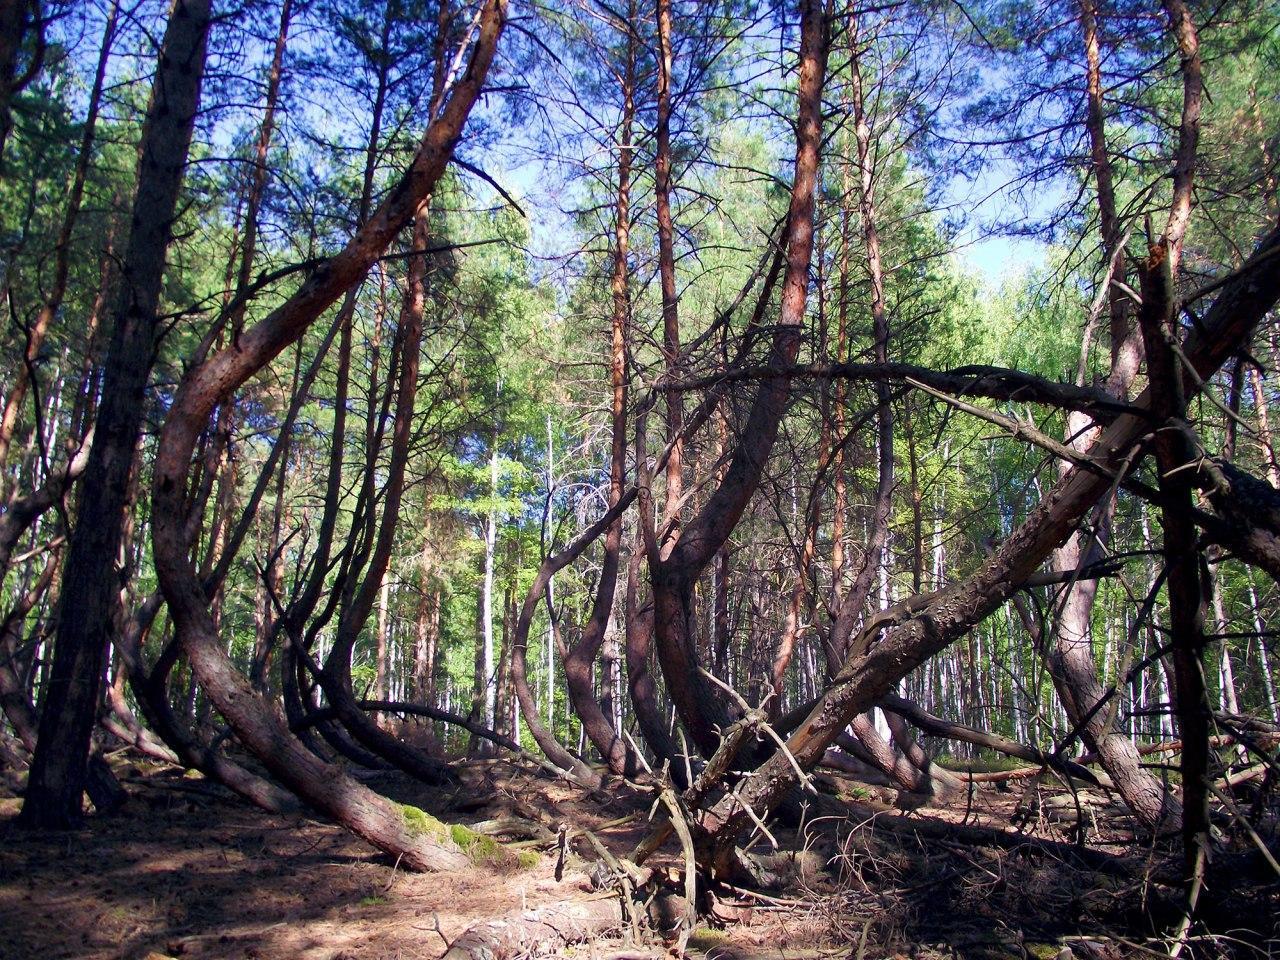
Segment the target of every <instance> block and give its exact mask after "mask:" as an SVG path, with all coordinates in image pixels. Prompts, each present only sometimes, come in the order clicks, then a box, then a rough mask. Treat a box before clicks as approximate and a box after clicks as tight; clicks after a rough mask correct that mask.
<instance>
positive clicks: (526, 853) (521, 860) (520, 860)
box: [516, 850, 542, 870]
mask: <svg viewBox="0 0 1280 960" xmlns="http://www.w3.org/2000/svg"><path fill="white" fill-rule="evenodd" d="M541 862H542V855H541V854H540V853H538V851H537V850H521V851H520V852H519V853H517V854H516V864H517V865H518V866H519V867H520V869H521V870H532V869H533V868H534V867H536V866H537V865H538V864H539V863H541Z"/></svg>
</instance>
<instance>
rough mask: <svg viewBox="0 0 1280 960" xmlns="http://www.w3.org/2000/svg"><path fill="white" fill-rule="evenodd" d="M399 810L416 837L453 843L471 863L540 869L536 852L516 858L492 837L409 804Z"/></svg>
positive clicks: (524, 853)
mask: <svg viewBox="0 0 1280 960" xmlns="http://www.w3.org/2000/svg"><path fill="white" fill-rule="evenodd" d="M396 808H397V809H398V810H399V811H400V816H401V818H403V820H404V826H405V829H406V830H407V831H408V832H409V833H410V834H411V835H412V836H415V837H431V838H432V839H433V840H439V841H440V842H441V843H447V842H449V841H450V840H452V841H453V842H454V843H455V844H456V845H457V846H458V849H459V850H461V851H462V852H463V853H465V854H466V855H467V857H468V858H470V860H471V862H472V863H477V864H483V865H485V866H490V867H501V868H506V869H519V870H528V869H530V868H531V867H534V866H537V864H538V862H539V861H540V860H541V857H540V856H539V855H538V854H537V853H536V852H535V851H533V850H521V851H520V853H519V854H514V853H512V852H511V851H510V850H508V849H507V848H506V847H504V846H503V845H502V844H501V843H499V842H498V841H497V840H495V839H493V837H489V836H486V835H485V834H483V833H476V832H475V831H474V830H472V829H471V828H469V827H466V826H463V825H462V824H461V823H445V822H444V821H442V820H437V819H436V818H435V817H433V816H432V815H431V814H429V813H427V812H426V811H425V810H422V809H420V808H418V807H414V806H410V805H409V804H407V803H398V804H396Z"/></svg>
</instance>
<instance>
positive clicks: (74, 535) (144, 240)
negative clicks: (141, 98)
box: [21, 0, 210, 828]
mask: <svg viewBox="0 0 1280 960" xmlns="http://www.w3.org/2000/svg"><path fill="white" fill-rule="evenodd" d="M209 8H210V0H177V2H176V3H175V4H174V7H173V12H172V13H171V14H170V16H169V24H168V27H167V28H166V30H165V37H164V44H163V46H162V48H161V53H160V66H159V68H158V71H157V73H156V80H155V84H154V86H153V88H152V94H151V104H150V106H149V107H148V109H147V118H146V122H145V124H144V126H143V132H142V143H141V145H140V149H139V163H138V188H137V194H136V196H135V198H134V204H133V230H132V232H131V234H130V236H129V243H128V248H127V250H126V252H125V257H124V265H123V270H122V279H121V288H120V294H119V300H118V302H117V305H116V310H115V320H114V327H113V330H112V336H111V345H110V347H109V348H108V351H107V357H106V362H105V369H106V375H105V380H104V382H103V399H102V406H101V407H100V409H99V410H98V416H97V421H96V426H95V428H94V439H93V446H92V447H91V448H90V453H89V463H88V466H87V468H86V470H85V476H84V483H83V484H82V486H81V497H80V505H79V510H78V516H79V518H80V522H78V523H77V524H76V526H75V528H74V529H73V530H72V532H71V538H70V545H69V547H68V551H67V562H66V567H65V570H64V572H63V578H62V591H61V601H60V615H59V618H58V629H57V633H56V636H55V642H54V660H53V669H52V672H51V673H50V677H49V685H48V689H47V690H46V691H45V695H44V701H43V708H42V712H41V718H40V738H39V742H38V744H37V747H36V753H35V757H34V759H33V762H32V766H31V777H30V782H29V785H28V788H27V798H26V802H25V803H24V804H23V808H22V817H21V820H22V822H23V823H24V824H27V825H28V826H38V827H45V828H66V827H69V826H72V825H74V824H75V823H76V822H77V821H78V820H79V819H80V816H81V809H80V804H81V795H82V794H83V793H84V785H85V772H86V764H87V762H88V756H89V739H90V735H91V734H92V732H93V723H94V718H95V716H96V714H97V708H98V697H99V692H100V685H101V682H102V675H103V671H104V668H105V657H106V649H107V642H108V639H109V636H108V634H109V630H110V623H111V620H112V617H111V611H112V608H113V606H114V605H115V603H116V602H117V589H118V587H117V584H116V582H115V577H114V576H113V575H112V573H111V571H114V569H115V562H116V554H117V552H118V550H119V548H120V537H121V533H122V530H123V521H124V509H125V504H126V503H127V501H128V488H129V474H130V471H131V470H132V467H133V459H134V450H135V448H136V446H137V441H138V436H139V434H140V432H141V429H142V419H143V413H144V410H145V404H144V400H145V397H146V388H147V378H148V376H149V374H150V372H151V363H152V358H153V354H154V351H155V341H156V334H157V332H158V325H159V315H158V308H159V302H160V292H161V283H162V280H163V274H164V265H165V256H166V253H167V251H168V249H169V241H170V238H171V236H172V230H173V221H174V218H175V216H176V210H177V203H178V191H179V189H180V187H181V185H182V178H183V173H184V171H185V169H186V163H187V151H188V148H189V146H190V143H191V132H192V128H193V125H194V123H195V116H196V111H197V109H198V106H199V100H200V84H201V80H202V79H203V76H204V64H205V47H206V41H207V37H208V31H209V22H210V12H209Z"/></svg>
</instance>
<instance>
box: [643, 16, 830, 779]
mask: <svg viewBox="0 0 1280 960" xmlns="http://www.w3.org/2000/svg"><path fill="white" fill-rule="evenodd" d="M800 7H801V41H800V64H799V78H800V82H799V108H798V114H797V124H796V129H797V134H796V158H795V175H794V180H793V183H792V188H791V204H790V210H789V213H788V220H787V244H786V250H787V253H786V272H785V276H784V279H783V288H782V306H781V315H780V317H779V320H778V324H777V327H776V328H775V333H774V336H773V340H772V344H771V347H770V353H769V366H770V367H772V368H782V367H786V366H789V365H790V364H792V363H794V362H795V358H796V354H797V353H798V351H799V349H800V339H801V337H800V334H801V330H802V327H803V324H804V313H805V301H806V297H807V293H808V282H809V277H808V274H809V266H810V262H811V259H812V255H813V236H814V192H815V188H816V185H817V175H818V156H819V148H820V143H821V131H822V87H823V80H824V77H825V74H826V63H827V46H828V43H827V32H828V24H827V22H826V17H825V16H824V13H823V6H822V4H821V3H819V2H817V0H803V2H802V3H801V4H800ZM789 391H790V379H789V378H788V377H786V376H785V375H784V376H780V377H777V378H772V379H770V380H769V381H767V382H764V383H762V384H761V385H760V387H759V388H758V389H757V391H756V395H755V398H754V400H753V402H752V406H751V411H750V413H749V414H748V416H747V420H746V423H745V425H744V429H743V439H742V440H741V442H740V443H739V445H738V447H737V449H736V450H735V451H734V453H733V456H732V458H731V460H730V463H729V467H728V469H727V470H726V471H725V474H724V477H723V479H722V480H721V481H720V483H719V484H718V485H717V486H716V488H715V490H714V491H713V492H712V493H711V495H710V497H709V498H708V500H707V502H706V503H705V504H704V506H703V507H702V509H701V510H700V511H699V512H698V513H697V515H696V516H695V517H694V518H693V519H691V520H690V521H689V523H688V524H687V525H686V526H685V527H684V529H683V531H682V533H681V536H680V539H679V540H678V541H677V542H676V544H675V546H674V547H673V548H672V550H671V553H670V555H669V556H668V557H666V558H665V559H662V558H658V557H654V556H653V555H652V553H651V554H650V560H649V563H650V579H651V581H652V586H653V605H654V638H655V641H656V646H657V651H658V659H659V661H660V663H661V664H662V672H663V676H664V678H665V679H666V682H667V691H668V693H669V694H670V696H671V699H672V701H673V702H674V703H675V705H676V709H677V711H678V712H679V714H680V718H681V720H682V721H683V723H684V725H685V727H686V728H687V729H688V730H689V733H690V736H691V737H692V738H693V741H694V743H695V744H696V746H697V748H698V749H699V750H701V751H702V752H703V753H704V754H705V755H707V756H710V755H711V754H713V753H714V752H715V750H716V748H717V747H718V746H719V743H720V738H719V737H718V736H717V735H716V733H715V728H716V727H721V728H723V727H724V726H725V725H726V724H725V723H724V721H725V720H726V716H725V712H724V710H723V709H721V705H720V703H719V699H718V698H717V697H715V696H713V695H712V691H711V689H710V688H709V686H708V685H707V684H706V682H705V681H704V680H703V678H702V676H701V674H700V672H699V667H698V655H697V651H696V649H695V647H694V642H695V637H696V635H697V634H696V623H695V620H694V617H695V610H694V603H693V593H694V585H695V584H696V582H697V580H698V577H699V576H700V575H701V573H702V571H703V570H704V569H705V568H706V565H707V564H708V563H709V562H710V560H711V559H712V558H713V557H714V556H715V555H716V553H717V551H719V550H720V548H721V547H722V546H723V545H724V543H725V541H726V540H727V539H728V538H729V535H730V534H731V533H732V532H733V529H734V527H735V526H736V525H737V523H738V521H739V520H740V519H741V517H742V514H743V513H744V511H745V510H746V508H747V504H748V503H749V502H750V500H751V497H752V495H753V494H754V493H755V491H756V489H757V487H758V486H759V483H760V476H761V474H762V472H763V470H764V467H765V463H766V462H767V460H768V458H769V453H770V451H771V450H772V449H773V444H774V441H775V440H776V438H777V435H778V427H779V425H780V423H781V421H782V415H783V412H784V411H785V409H786V406H787V400H788V394H789Z"/></svg>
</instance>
